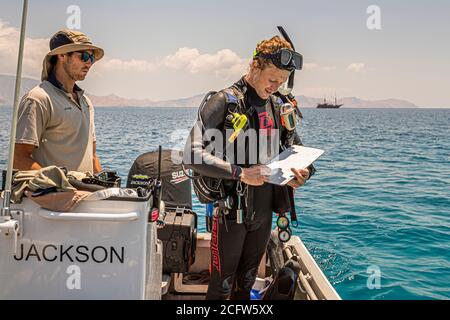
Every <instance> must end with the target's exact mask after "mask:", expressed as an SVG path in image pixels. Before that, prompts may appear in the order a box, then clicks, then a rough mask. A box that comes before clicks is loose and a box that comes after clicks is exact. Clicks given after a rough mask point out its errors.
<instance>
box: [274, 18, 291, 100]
mask: <svg viewBox="0 0 450 320" xmlns="http://www.w3.org/2000/svg"><path fill="white" fill-rule="evenodd" d="M277 28H278V31H279V32H280V34H281V35H282V36H283V38H284V39H285V40H286V41H287V42H289V44H290V45H291V47H292V50H294V51H295V47H294V43H293V42H292V40H291V38H290V37H289V35H288V34H287V32H286V30H284V28H283V27H282V26H277ZM294 81H295V70H293V71H292V72H291V75H290V76H289V79H288V81H287V85H286V84H283V85H282V86H281V87H280V88H279V89H278V92H280V93H281V94H282V95H284V96H287V95H289V94H291V92H292V89H293V88H294Z"/></svg>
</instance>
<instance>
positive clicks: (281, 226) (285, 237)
mask: <svg viewBox="0 0 450 320" xmlns="http://www.w3.org/2000/svg"><path fill="white" fill-rule="evenodd" d="M277 227H278V239H279V240H280V241H281V242H283V243H285V242H288V241H289V240H291V236H292V230H291V228H289V219H288V217H286V215H285V214H284V213H280V214H279V217H278V219H277Z"/></svg>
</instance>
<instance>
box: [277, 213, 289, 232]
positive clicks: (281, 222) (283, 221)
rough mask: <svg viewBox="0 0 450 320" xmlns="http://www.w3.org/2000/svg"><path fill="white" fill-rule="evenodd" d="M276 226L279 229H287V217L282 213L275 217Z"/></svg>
mask: <svg viewBox="0 0 450 320" xmlns="http://www.w3.org/2000/svg"><path fill="white" fill-rule="evenodd" d="M277 227H278V228H280V229H287V227H289V219H288V218H287V217H286V216H284V215H280V216H279V217H278V219H277Z"/></svg>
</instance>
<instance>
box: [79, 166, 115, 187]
mask: <svg viewBox="0 0 450 320" xmlns="http://www.w3.org/2000/svg"><path fill="white" fill-rule="evenodd" d="M81 182H83V183H85V184H93V185H98V186H101V187H104V188H120V177H119V176H118V175H117V172H116V171H112V170H103V171H101V172H99V173H97V174H95V175H94V177H93V178H83V179H82V180H81Z"/></svg>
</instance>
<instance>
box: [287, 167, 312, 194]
mask: <svg viewBox="0 0 450 320" xmlns="http://www.w3.org/2000/svg"><path fill="white" fill-rule="evenodd" d="M291 171H292V172H293V173H294V174H295V179H293V180H291V181H289V182H288V186H291V187H292V188H294V189H296V188H299V187H301V186H302V185H304V184H305V182H306V180H308V178H309V170H308V169H294V168H292V169H291Z"/></svg>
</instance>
